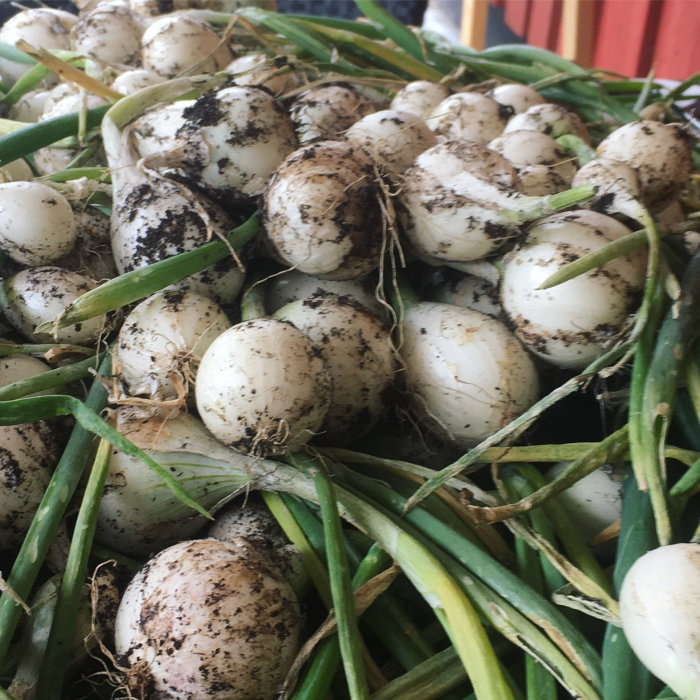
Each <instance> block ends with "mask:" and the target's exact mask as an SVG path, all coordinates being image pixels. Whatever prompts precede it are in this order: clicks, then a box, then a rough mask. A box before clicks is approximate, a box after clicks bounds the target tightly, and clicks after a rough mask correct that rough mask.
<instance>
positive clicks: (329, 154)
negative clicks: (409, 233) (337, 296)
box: [263, 141, 382, 280]
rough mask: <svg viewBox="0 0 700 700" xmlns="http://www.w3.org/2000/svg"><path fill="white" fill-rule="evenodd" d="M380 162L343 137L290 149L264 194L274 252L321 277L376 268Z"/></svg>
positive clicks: (348, 275) (342, 276) (352, 275)
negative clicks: (376, 162)
mask: <svg viewBox="0 0 700 700" xmlns="http://www.w3.org/2000/svg"><path fill="white" fill-rule="evenodd" d="M375 168H376V166H375V164H374V163H373V161H372V160H371V159H370V158H369V156H368V155H367V154H366V153H365V152H364V151H363V150H362V149H361V148H358V147H354V146H351V145H349V144H347V143H343V142H340V141H321V142H319V143H313V144H311V145H309V146H304V147H302V148H300V149H298V150H296V151H294V152H293V153H292V154H290V155H289V156H288V157H287V158H286V159H285V161H284V162H283V163H282V165H280V167H279V168H278V169H277V171H276V172H275V173H274V175H273V176H272V177H271V178H270V181H269V183H268V186H267V189H266V190H265V193H264V196H263V222H264V225H265V232H266V240H267V242H268V244H269V247H270V249H271V251H272V252H273V254H274V255H275V256H276V257H278V258H279V259H280V260H281V261H282V262H283V263H285V264H287V265H289V266H290V267H294V268H296V269H297V270H299V271H300V272H305V273H307V274H309V275H314V276H315V277H320V278H321V279H330V280H346V279H353V278H355V277H362V276H363V275H366V274H367V273H369V272H371V271H372V270H374V269H375V268H376V267H377V266H378V264H379V258H380V253H381V248H382V233H381V212H380V208H379V200H378V198H379V196H380V191H379V188H378V186H377V182H376V175H375V172H374V171H375Z"/></svg>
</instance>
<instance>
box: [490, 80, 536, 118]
mask: <svg viewBox="0 0 700 700" xmlns="http://www.w3.org/2000/svg"><path fill="white" fill-rule="evenodd" d="M486 96H487V97H490V98H491V99H492V100H496V102H498V104H501V105H503V106H504V107H510V108H511V109H512V110H513V112H514V113H515V114H518V113H520V112H524V111H526V110H527V109H528V108H530V107H532V106H533V105H538V104H544V103H545V102H546V100H545V99H544V97H542V95H540V93H539V92H537V90H534V89H533V88H531V87H530V86H529V85H521V84H520V83H505V84H503V85H498V86H497V87H495V88H494V89H493V90H489V91H488V92H487V93H486Z"/></svg>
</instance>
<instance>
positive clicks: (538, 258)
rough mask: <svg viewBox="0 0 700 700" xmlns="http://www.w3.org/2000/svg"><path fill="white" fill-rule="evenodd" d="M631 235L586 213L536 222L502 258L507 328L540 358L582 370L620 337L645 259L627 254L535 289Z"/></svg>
mask: <svg viewBox="0 0 700 700" xmlns="http://www.w3.org/2000/svg"><path fill="white" fill-rule="evenodd" d="M629 233H631V231H630V229H629V228H627V226H625V225H624V224H622V223H620V222H619V221H617V220H616V219H613V218H612V217H609V216H606V215H605V214H600V213H598V212H593V211H588V210H583V209H581V210H575V211H570V212H562V213H560V214H554V215H552V216H549V217H546V218H545V219H541V220H540V221H539V222H538V223H536V224H535V225H534V226H532V227H531V228H530V229H529V231H528V238H527V239H526V241H525V242H524V243H523V244H522V245H521V246H519V247H518V248H516V249H515V250H513V251H512V252H510V253H508V254H507V255H506V256H505V258H504V265H503V277H502V285H501V300H502V303H503V308H504V310H505V312H506V313H507V315H508V317H509V320H510V323H511V324H512V327H513V328H514V329H515V332H516V334H517V335H518V337H519V338H520V339H521V340H522V342H523V343H525V345H527V347H528V348H529V349H530V350H531V351H532V352H534V353H536V354H537V355H538V356H539V357H541V358H542V359H544V360H547V361H548V362H551V363H553V364H555V365H558V366H560V367H565V368H569V369H581V368H583V367H585V366H586V365H587V364H588V363H590V362H592V361H593V360H594V359H595V358H596V357H598V356H599V355H600V354H602V352H603V351H604V349H605V348H606V347H608V346H609V345H610V343H611V342H612V341H613V340H614V338H615V336H616V335H617V334H618V333H619V332H620V331H621V329H622V325H623V324H624V322H625V320H626V319H627V316H628V314H630V313H631V312H632V311H633V310H634V306H635V304H636V302H637V298H638V296H637V295H638V293H639V291H640V290H641V289H642V287H643V285H644V279H645V271H646V254H645V253H644V252H642V251H637V252H634V253H628V254H626V255H622V256H620V257H617V258H615V259H614V260H611V261H610V262H608V263H606V264H605V265H604V266H603V267H602V268H596V269H593V270H590V271H589V272H586V273H585V274H583V275H579V276H578V277H575V278H574V279H571V280H569V281H568V282H564V283H563V284H560V285H558V286H556V287H553V288H551V289H538V287H539V286H540V284H541V283H542V282H544V281H545V279H546V278H547V277H549V276H550V275H552V274H553V273H554V272H555V271H556V270H558V269H560V268H561V267H562V266H564V265H565V264H567V263H569V262H572V261H574V260H576V259H577V258H579V257H581V256H582V255H586V254H588V253H590V252H592V251H594V250H597V249H599V248H600V247H601V246H603V245H605V244H606V243H609V242H611V241H614V240H616V239H618V238H620V237H621V236H625V235H627V234H629Z"/></svg>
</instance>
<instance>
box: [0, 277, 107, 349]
mask: <svg viewBox="0 0 700 700" xmlns="http://www.w3.org/2000/svg"><path fill="white" fill-rule="evenodd" d="M96 286H97V284H96V282H95V280H93V279H92V278H90V277H87V276H86V275H81V274H80V273H79V272H72V271H70V270H64V269H63V268H60V267H55V266H44V267H28V268H26V269H24V270H20V271H19V272H18V273H17V274H16V275H13V276H12V277H10V279H8V280H7V282H6V292H7V298H8V301H9V304H8V305H7V306H6V307H5V316H6V317H7V320H8V321H9V322H10V323H11V324H12V325H13V326H14V327H15V328H16V329H17V330H18V331H19V332H20V333H22V334H23V335H24V336H25V337H26V338H28V339H29V340H32V341H33V342H35V343H50V342H54V341H55V342H59V343H76V344H81V343H86V344H92V343H93V342H94V341H95V340H96V339H97V337H98V335H99V334H100V332H101V331H102V329H103V327H104V324H105V316H104V315H100V316H95V317H94V318H91V319H88V320H87V321H83V322H82V323H76V324H75V325H72V326H66V327H65V328H60V329H58V330H57V331H56V332H55V334H54V333H52V332H51V331H50V330H48V331H44V330H42V331H37V330H35V329H36V328H37V326H40V325H42V324H51V322H52V321H55V319H56V318H57V317H59V316H60V315H61V314H62V313H63V312H64V311H65V309H66V308H67V307H68V305H69V304H71V303H72V302H74V301H75V300H76V299H77V298H78V297H79V296H81V295H83V294H85V292H88V291H90V290H91V289H94V288H95V287H96Z"/></svg>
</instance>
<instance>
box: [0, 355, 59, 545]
mask: <svg viewBox="0 0 700 700" xmlns="http://www.w3.org/2000/svg"><path fill="white" fill-rule="evenodd" d="M49 369H50V367H49V366H48V365H47V364H46V363H45V362H42V361H41V360H39V359H37V358H35V357H32V356H31V355H24V354H16V355H8V356H7V357H0V386H6V385H7V384H11V383H12V382H16V381H19V380H21V379H27V378H29V377H33V376H35V375H36V374H40V373H42V372H46V371H48V370H49ZM52 393H55V392H54V390H53V389H46V390H45V391H41V392H38V394H32V396H37V395H40V394H41V395H46V394H52ZM59 456H60V445H59V441H58V440H57V435H56V432H55V430H54V428H52V427H51V426H50V424H49V423H47V422H45V421H36V422H34V423H23V424H20V425H2V426H0V552H12V553H14V551H16V550H17V549H19V548H20V547H21V546H22V542H23V540H24V537H25V535H26V534H27V530H28V529H29V526H30V524H31V522H32V519H33V517H34V514H35V512H36V509H37V507H38V505H39V503H41V499H42V498H43V497H44V492H45V490H46V487H47V486H48V484H49V479H50V478H51V471H52V470H53V468H54V467H55V466H56V462H57V461H58V458H59Z"/></svg>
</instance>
